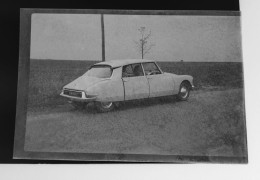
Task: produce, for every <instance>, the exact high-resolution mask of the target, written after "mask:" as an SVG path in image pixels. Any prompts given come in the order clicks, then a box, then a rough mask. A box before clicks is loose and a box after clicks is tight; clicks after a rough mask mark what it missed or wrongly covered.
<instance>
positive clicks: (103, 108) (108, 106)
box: [96, 102, 115, 112]
mask: <svg viewBox="0 0 260 180" xmlns="http://www.w3.org/2000/svg"><path fill="white" fill-rule="evenodd" d="M96 107H97V110H98V111H99V112H109V111H112V110H113V109H114V108H115V103H114V102H96Z"/></svg>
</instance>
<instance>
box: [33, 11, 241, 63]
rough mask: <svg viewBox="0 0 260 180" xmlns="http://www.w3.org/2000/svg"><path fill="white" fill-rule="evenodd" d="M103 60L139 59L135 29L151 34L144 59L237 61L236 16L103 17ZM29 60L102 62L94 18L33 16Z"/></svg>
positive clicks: (97, 20)
mask: <svg viewBox="0 0 260 180" xmlns="http://www.w3.org/2000/svg"><path fill="white" fill-rule="evenodd" d="M104 22H105V46H106V49H105V51H106V60H112V59H136V58H141V55H140V53H139V52H138V50H137V48H136V44H135V43H134V41H135V40H138V39H139V38H140V33H139V31H138V29H139V28H140V27H145V28H146V30H147V31H150V30H151V33H152V35H151V38H150V39H149V42H150V43H152V44H154V45H155V46H153V47H152V49H151V50H150V52H149V53H148V54H146V55H145V59H152V60H156V61H180V60H184V61H195V62H210V61H213V62H240V61H242V53H241V32H240V30H241V27H240V17H239V16H184V15H170V16H166V15H104ZM30 57H31V59H53V60H56V59H57V60H101V57H102V54H101V22H100V15H99V14H33V15H32V24H31V54H30Z"/></svg>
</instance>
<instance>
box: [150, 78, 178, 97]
mask: <svg viewBox="0 0 260 180" xmlns="http://www.w3.org/2000/svg"><path fill="white" fill-rule="evenodd" d="M146 77H147V79H148V82H149V86H150V93H149V97H159V96H168V95H173V89H174V84H175V83H174V80H173V77H172V76H171V75H170V74H169V73H162V74H155V75H147V76H146Z"/></svg>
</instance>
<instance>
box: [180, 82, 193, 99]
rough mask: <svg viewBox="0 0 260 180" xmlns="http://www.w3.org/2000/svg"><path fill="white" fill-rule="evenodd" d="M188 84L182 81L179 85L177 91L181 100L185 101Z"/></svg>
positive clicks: (187, 93)
mask: <svg viewBox="0 0 260 180" xmlns="http://www.w3.org/2000/svg"><path fill="white" fill-rule="evenodd" d="M190 89H191V88H190V84H189V83H187V82H182V83H181V85H180V90H179V93H178V99H179V100H181V101H187V99H188V98H189V96H190Z"/></svg>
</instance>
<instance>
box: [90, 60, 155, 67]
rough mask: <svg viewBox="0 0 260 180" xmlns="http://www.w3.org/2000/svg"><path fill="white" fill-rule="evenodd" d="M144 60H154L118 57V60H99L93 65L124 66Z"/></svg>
mask: <svg viewBox="0 0 260 180" xmlns="http://www.w3.org/2000/svg"><path fill="white" fill-rule="evenodd" d="M144 62H155V61H153V60H147V59H120V60H109V61H105V62H100V63H97V64H95V65H109V66H111V67H113V68H115V67H120V66H125V65H128V64H134V63H144Z"/></svg>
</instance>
